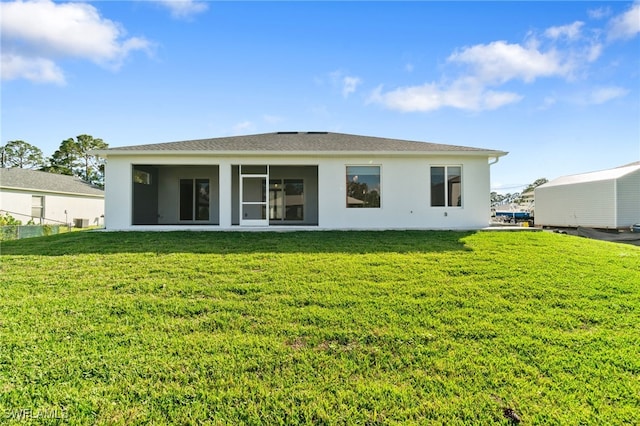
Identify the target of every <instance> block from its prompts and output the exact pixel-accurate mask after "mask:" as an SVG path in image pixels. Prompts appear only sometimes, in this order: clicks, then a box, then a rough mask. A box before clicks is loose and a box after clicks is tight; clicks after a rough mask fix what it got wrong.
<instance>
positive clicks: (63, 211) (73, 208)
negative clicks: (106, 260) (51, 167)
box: [0, 168, 104, 226]
mask: <svg viewBox="0 0 640 426" xmlns="http://www.w3.org/2000/svg"><path fill="white" fill-rule="evenodd" d="M0 213H3V214H4V213H8V214H10V215H11V216H13V217H14V218H16V219H18V220H20V221H22V223H23V224H26V223H28V222H29V221H33V222H34V223H36V224H51V225H60V224H67V223H74V220H75V219H82V222H81V223H83V224H86V225H89V226H95V225H102V220H103V216H104V191H103V190H102V189H100V188H96V187H95V186H92V185H90V184H88V183H86V182H83V181H82V180H80V179H78V178H77V177H74V176H64V175H59V174H55V173H47V172H41V171H36V170H27V169H20V168H9V169H6V168H0Z"/></svg>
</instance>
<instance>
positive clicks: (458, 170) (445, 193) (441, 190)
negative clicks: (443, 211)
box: [431, 166, 462, 207]
mask: <svg viewBox="0 0 640 426" xmlns="http://www.w3.org/2000/svg"><path fill="white" fill-rule="evenodd" d="M431 207H462V167H461V166H431Z"/></svg>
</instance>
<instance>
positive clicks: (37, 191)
mask: <svg viewBox="0 0 640 426" xmlns="http://www.w3.org/2000/svg"><path fill="white" fill-rule="evenodd" d="M5 190H6V191H15V192H28V193H31V194H53V195H64V196H72V197H86V198H100V199H104V194H83V193H80V192H67V191H53V190H47V189H36V188H22V187H18V186H0V191H5Z"/></svg>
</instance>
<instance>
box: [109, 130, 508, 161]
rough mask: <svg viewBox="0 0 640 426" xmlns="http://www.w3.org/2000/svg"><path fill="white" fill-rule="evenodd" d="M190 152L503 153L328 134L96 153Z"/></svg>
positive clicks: (280, 134)
mask: <svg viewBox="0 0 640 426" xmlns="http://www.w3.org/2000/svg"><path fill="white" fill-rule="evenodd" d="M193 151H198V152H202V151H214V152H236V153H250V152H273V153H297V152H298V153H312V152H322V153H331V152H335V153H340V152H343V153H347V152H368V153H373V152H389V153H412V152H414V153H429V152H433V153H436V152H438V153H467V154H478V155H480V154H489V155H496V156H501V155H505V154H506V152H503V151H496V150H490V149H483V148H472V147H467V146H456V145H443V144H436V143H429V142H416V141H406V140H400V139H388V138H379V137H372V136H358V135H349V134H344V133H331V132H275V133H264V134H258V135H247V136H229V137H222V138H213V139H199V140H189V141H182V142H167V143H157V144H147V145H134V146H124V147H120V148H110V149H106V150H100V151H97V152H98V153H99V154H101V155H107V156H108V155H109V154H114V153H118V154H120V153H121V154H127V153H132V154H134V153H142V152H153V153H176V152H183V153H184V152H193Z"/></svg>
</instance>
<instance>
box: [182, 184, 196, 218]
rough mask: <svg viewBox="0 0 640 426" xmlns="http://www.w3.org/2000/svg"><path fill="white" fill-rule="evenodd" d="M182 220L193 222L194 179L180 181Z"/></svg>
mask: <svg viewBox="0 0 640 426" xmlns="http://www.w3.org/2000/svg"><path fill="white" fill-rule="evenodd" d="M180 220H193V179H180Z"/></svg>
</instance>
